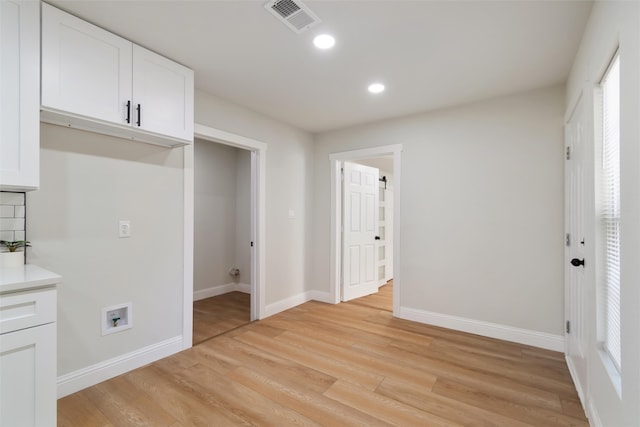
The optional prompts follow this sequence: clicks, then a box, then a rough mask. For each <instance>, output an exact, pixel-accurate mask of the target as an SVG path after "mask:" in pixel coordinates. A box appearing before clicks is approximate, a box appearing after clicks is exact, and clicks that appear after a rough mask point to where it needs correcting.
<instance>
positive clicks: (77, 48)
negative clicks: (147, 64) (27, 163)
mask: <svg viewBox="0 0 640 427" xmlns="http://www.w3.org/2000/svg"><path fill="white" fill-rule="evenodd" d="M131 52H132V45H131V42H129V41H127V40H125V39H123V38H121V37H118V36H116V35H114V34H111V33H109V32H108V31H105V30H103V29H101V28H98V27H96V26H94V25H92V24H89V23H88V22H85V21H82V20H81V19H78V18H76V17H75V16H72V15H69V14H68V13H65V12H62V11H60V10H58V9H55V8H53V7H51V6H49V5H47V4H44V3H43V4H42V105H43V106H45V107H48V108H52V109H56V110H60V111H66V112H69V113H72V114H78V115H82V116H87V117H92V118H95V119H99V120H104V121H107V122H114V123H123V121H124V119H125V114H126V103H127V101H131V67H132V65H131V62H132V60H131V55H132V53H131Z"/></svg>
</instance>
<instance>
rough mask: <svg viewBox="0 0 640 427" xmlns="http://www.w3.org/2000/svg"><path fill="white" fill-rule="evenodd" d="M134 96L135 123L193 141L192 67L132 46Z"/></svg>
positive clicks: (141, 127)
mask: <svg viewBox="0 0 640 427" xmlns="http://www.w3.org/2000/svg"><path fill="white" fill-rule="evenodd" d="M133 98H134V101H135V107H136V108H135V109H136V113H135V114H134V117H135V121H136V123H135V124H134V126H138V127H140V129H143V130H146V131H149V132H154V133H158V134H162V135H168V136H171V137H174V138H179V139H183V140H186V141H193V71H192V70H190V69H188V68H186V67H184V66H182V65H180V64H177V63H175V62H173V61H171V60H169V59H167V58H164V57H162V56H160V55H158V54H156V53H154V52H151V51H149V50H147V49H144V48H142V47H140V46H135V45H134V46H133ZM138 104H139V105H140V112H139V113H138V111H137V108H138ZM138 119H139V120H138ZM138 121H139V125H138Z"/></svg>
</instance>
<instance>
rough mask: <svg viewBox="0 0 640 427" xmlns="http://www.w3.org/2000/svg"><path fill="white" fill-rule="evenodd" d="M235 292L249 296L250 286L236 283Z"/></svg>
mask: <svg viewBox="0 0 640 427" xmlns="http://www.w3.org/2000/svg"><path fill="white" fill-rule="evenodd" d="M235 290H236V291H238V292H244V293H245V294H250V293H251V285H247V284H246V283H237V284H236V289H235Z"/></svg>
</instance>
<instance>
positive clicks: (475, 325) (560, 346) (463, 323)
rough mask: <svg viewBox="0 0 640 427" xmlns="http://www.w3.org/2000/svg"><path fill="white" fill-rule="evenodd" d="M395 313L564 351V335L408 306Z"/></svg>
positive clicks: (424, 321)
mask: <svg viewBox="0 0 640 427" xmlns="http://www.w3.org/2000/svg"><path fill="white" fill-rule="evenodd" d="M397 315H398V317H400V318H401V319H407V320H413V321H415V322H420V323H426V324H427V325H434V326H441V327H443V328H449V329H455V330H457V331H463V332H468V333H471V334H477V335H482V336H485V337H491V338H497V339H501V340H506V341H512V342H517V343H520V344H526V345H532V346H534V347H540V348H545V349H547V350H553V351H560V352H564V336H562V335H553V334H548V333H545V332H538V331H531V330H528V329H520V328H516V327H513V326H505V325H499V324H497V323H489V322H483V321H479V320H473V319H467V318H464V317H457V316H450V315H448V314H441V313H434V312H431V311H425V310H417V309H415V308H409V307H400V310H399V313H398V314H397Z"/></svg>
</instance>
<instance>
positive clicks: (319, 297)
mask: <svg viewBox="0 0 640 427" xmlns="http://www.w3.org/2000/svg"><path fill="white" fill-rule="evenodd" d="M307 294H308V295H309V301H311V300H313V301H318V302H326V303H327V304H335V303H336V301H335V299H334V298H333V296H332V295H331V292H322V291H307Z"/></svg>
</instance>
